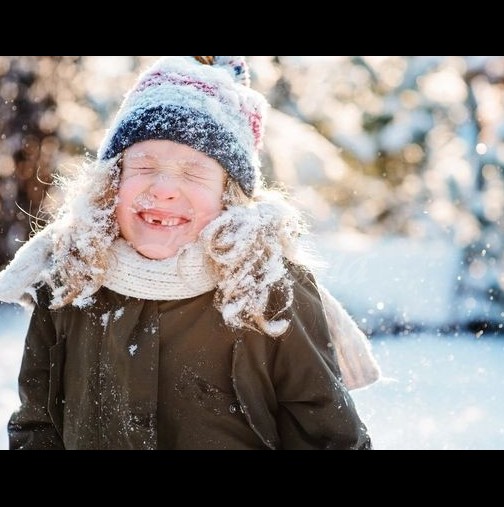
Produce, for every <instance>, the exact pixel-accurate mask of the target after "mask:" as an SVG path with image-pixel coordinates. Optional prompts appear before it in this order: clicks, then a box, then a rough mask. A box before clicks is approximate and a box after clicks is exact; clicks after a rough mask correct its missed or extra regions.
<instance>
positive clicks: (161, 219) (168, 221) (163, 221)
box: [138, 212, 189, 227]
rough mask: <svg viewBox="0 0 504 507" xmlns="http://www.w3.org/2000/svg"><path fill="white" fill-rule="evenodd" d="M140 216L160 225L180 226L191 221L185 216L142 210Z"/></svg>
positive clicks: (145, 220) (148, 222) (146, 220)
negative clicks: (169, 215) (171, 215)
mask: <svg viewBox="0 0 504 507" xmlns="http://www.w3.org/2000/svg"><path fill="white" fill-rule="evenodd" d="M138 216H139V217H140V218H141V219H142V220H143V221H144V222H145V223H147V224H149V225H155V226H160V227H178V226H180V225H185V224H187V223H189V220H188V219H187V218H184V217H166V216H162V215H158V214H156V213H150V212H140V213H138Z"/></svg>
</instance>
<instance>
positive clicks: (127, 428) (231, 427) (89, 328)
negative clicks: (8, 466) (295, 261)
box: [9, 265, 371, 450]
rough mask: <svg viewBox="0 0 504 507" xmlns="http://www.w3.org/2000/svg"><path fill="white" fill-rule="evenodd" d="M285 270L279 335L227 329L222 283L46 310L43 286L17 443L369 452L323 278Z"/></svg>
mask: <svg viewBox="0 0 504 507" xmlns="http://www.w3.org/2000/svg"><path fill="white" fill-rule="evenodd" d="M289 269H290V271H291V275H292V276H293V278H294V280H295V281H294V303H293V306H292V307H291V308H290V309H289V310H288V314H289V315H288V317H290V319H291V326H290V328H289V331H288V332H287V333H285V335H283V336H282V337H280V338H272V337H269V336H266V335H262V334H259V333H257V332H255V331H251V330H241V329H232V328H230V327H228V326H226V325H225V324H224V322H223V319H222V316H221V314H220V313H219V312H218V311H217V310H216V309H215V307H214V305H213V297H214V291H210V292H207V293H205V294H203V295H201V296H197V297H194V298H191V299H186V300H180V301H147V300H142V299H136V298H132V297H126V296H122V295H119V294H117V293H115V292H113V291H111V290H109V289H107V288H105V287H102V288H101V289H100V290H99V291H98V292H97V293H96V295H95V300H96V303H95V304H94V305H93V306H92V307H87V308H83V309H80V308H77V307H75V306H72V305H68V306H65V307H64V308H62V309H60V310H53V311H50V310H48V309H47V308H48V302H49V293H48V291H47V289H45V288H42V289H39V291H38V297H37V303H36V305H35V308H34V310H33V314H32V318H31V322H30V326H29V329H28V333H27V338H26V340H27V343H26V347H25V353H24V356H23V361H22V366H21V372H20V377H19V389H20V397H21V401H22V404H21V407H20V409H19V410H18V411H17V412H16V413H14V414H13V416H12V417H11V420H10V422H9V439H10V447H11V449H200V450H203V449H370V448H371V440H370V437H369V434H368V431H367V429H366V427H365V425H364V423H363V422H362V420H361V419H360V418H359V416H358V414H357V412H356V409H355V406H354V403H353V401H352V399H351V397H350V395H349V393H348V390H347V387H346V386H345V385H344V383H343V381H342V378H341V371H340V368H339V366H338V362H337V359H336V353H335V347H334V343H333V341H332V340H331V336H330V331H329V329H328V322H327V318H326V315H325V313H324V308H323V304H322V301H321V296H320V293H319V291H318V289H317V287H316V284H315V281H314V279H313V277H312V276H311V275H310V274H309V273H307V272H305V271H304V270H300V269H298V268H295V267H294V266H292V265H290V267H289ZM272 299H273V300H274V298H272ZM273 300H272V307H273V308H272V309H273V311H274V301H273Z"/></svg>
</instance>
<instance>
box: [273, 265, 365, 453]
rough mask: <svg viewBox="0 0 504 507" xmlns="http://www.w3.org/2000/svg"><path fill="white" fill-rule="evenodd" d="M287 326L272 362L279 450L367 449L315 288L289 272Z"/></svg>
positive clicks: (306, 276)
mask: <svg viewBox="0 0 504 507" xmlns="http://www.w3.org/2000/svg"><path fill="white" fill-rule="evenodd" d="M293 275H294V279H295V280H294V303H293V306H292V310H291V316H290V318H291V326H290V329H289V331H288V332H287V333H286V334H285V336H283V337H282V338H280V341H279V343H278V345H277V348H276V352H275V356H274V360H273V369H272V376H273V383H274V385H275V392H276V398H277V403H278V408H277V414H276V424H277V431H278V435H279V440H280V442H281V447H282V448H283V449H348V450H349V449H371V448H372V444H371V439H370V437H369V434H368V431H367V428H366V426H365V425H364V423H363V422H362V420H361V419H360V417H359V415H358V413H357V410H356V408H355V405H354V402H353V400H352V398H351V396H350V394H349V392H348V390H347V387H346V386H345V385H344V383H343V380H342V377H341V372H340V368H339V366H338V362H337V356H336V353H335V350H334V345H333V343H332V340H331V337H330V332H329V329H328V323H327V319H326V316H325V313H324V311H323V305H322V302H321V298H320V294H319V291H318V289H317V286H316V283H315V281H314V279H313V277H312V276H311V274H309V273H307V272H301V271H296V270H295V269H294V271H293Z"/></svg>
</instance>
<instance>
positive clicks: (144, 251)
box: [136, 244, 180, 261]
mask: <svg viewBox="0 0 504 507" xmlns="http://www.w3.org/2000/svg"><path fill="white" fill-rule="evenodd" d="M179 249H180V247H175V246H173V245H170V246H165V245H155V244H152V245H142V246H137V247H136V250H137V252H138V253H139V254H140V255H143V256H144V257H147V259H152V260H156V261H160V260H163V259H169V258H170V257H174V256H175V255H177V252H178V251H179Z"/></svg>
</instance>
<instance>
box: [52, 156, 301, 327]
mask: <svg viewBox="0 0 504 507" xmlns="http://www.w3.org/2000/svg"><path fill="white" fill-rule="evenodd" d="M120 180H121V158H120V156H119V157H116V158H115V159H113V160H110V161H106V162H103V161H92V162H88V163H86V164H83V166H82V167H81V168H80V170H79V171H78V172H77V174H76V175H75V176H74V177H72V178H59V179H58V181H57V184H58V186H59V187H60V188H61V190H62V195H63V196H64V201H63V203H62V205H61V207H60V208H59V210H58V213H57V215H56V216H55V217H54V223H55V224H57V226H56V227H54V230H53V231H52V241H53V245H54V246H53V253H52V260H51V267H50V269H49V270H48V275H46V279H45V281H46V282H47V283H48V285H49V286H50V287H51V289H52V291H53V299H52V304H51V308H52V309H57V308H61V307H63V306H65V305H67V304H74V305H77V306H79V305H82V304H84V301H85V300H86V299H87V298H89V297H90V296H92V295H93V294H94V293H95V292H96V291H97V290H98V289H99V288H100V287H101V285H102V283H103V281H104V278H105V275H106V272H107V269H108V267H109V262H110V253H109V252H110V248H111V246H112V244H113V242H114V241H115V240H116V239H117V238H118V237H119V235H120V231H119V227H118V225H117V221H116V207H117V201H118V199H117V195H118V189H119V185H120ZM222 208H223V211H222V213H221V214H220V216H219V217H217V218H216V219H215V220H214V221H212V222H211V223H210V224H208V225H207V226H206V227H205V228H204V229H203V230H202V231H201V233H200V237H199V241H201V243H202V245H203V248H204V251H205V253H206V255H207V258H208V263H209V265H210V267H211V269H212V271H213V275H214V276H215V279H216V280H217V287H216V292H215V299H214V303H215V306H216V308H217V309H218V310H219V311H220V312H221V314H222V316H223V319H224V321H225V322H226V323H227V324H228V325H230V326H232V327H236V328H251V329H254V330H257V331H259V332H263V333H266V334H268V335H271V336H279V335H281V334H283V333H284V332H285V331H286V330H287V327H288V324H289V323H288V322H287V321H286V320H285V319H278V320H276V319H277V317H278V315H279V314H280V313H281V312H283V311H284V310H286V309H287V308H289V307H290V305H291V304H292V287H291V280H290V279H289V275H288V271H287V269H286V265H285V260H286V259H287V260H289V261H292V262H295V263H301V262H303V255H305V254H306V252H305V251H304V250H303V249H302V248H301V247H300V243H299V241H298V240H299V238H300V236H301V235H302V234H303V233H305V232H306V231H307V228H306V222H305V221H304V220H303V218H302V216H301V213H300V212H299V211H298V209H297V208H296V207H295V206H293V205H292V204H290V203H289V201H288V197H287V194H286V193H285V192H282V191H281V190H279V189H267V188H266V186H265V185H264V184H261V186H260V188H259V189H258V190H257V192H256V193H255V194H254V196H253V197H251V198H249V197H247V196H246V195H245V194H244V193H243V191H242V190H241V188H240V186H239V185H238V184H237V183H236V182H234V181H233V180H232V179H230V178H228V179H227V181H226V185H225V191H224V193H223V196H222ZM273 291H274V292H275V294H281V295H282V303H281V304H280V305H278V304H277V305H276V308H277V309H276V310H275V313H273V314H270V313H271V311H270V310H269V301H270V298H271V295H272V293H273Z"/></svg>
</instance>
